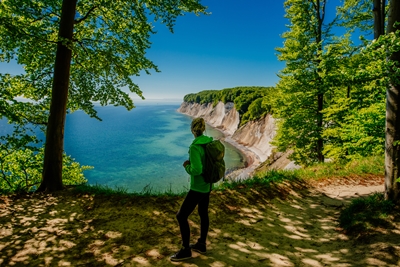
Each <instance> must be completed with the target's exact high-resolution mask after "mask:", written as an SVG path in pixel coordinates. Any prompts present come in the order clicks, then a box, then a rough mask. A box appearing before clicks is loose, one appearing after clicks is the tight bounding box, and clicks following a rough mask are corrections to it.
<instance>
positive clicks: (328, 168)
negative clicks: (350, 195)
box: [293, 156, 385, 180]
mask: <svg viewBox="0 0 400 267" xmlns="http://www.w3.org/2000/svg"><path fill="white" fill-rule="evenodd" d="M384 161H385V159H384V157H383V156H373V157H366V158H362V159H356V160H352V161H350V162H340V161H337V162H327V163H318V164H315V165H312V166H309V167H306V168H302V169H298V170H293V172H294V174H295V175H297V176H298V177H300V178H302V179H316V180H318V179H320V178H330V177H344V176H350V175H365V174H374V175H383V174H384V172H385V170H384V166H385V164H384Z"/></svg>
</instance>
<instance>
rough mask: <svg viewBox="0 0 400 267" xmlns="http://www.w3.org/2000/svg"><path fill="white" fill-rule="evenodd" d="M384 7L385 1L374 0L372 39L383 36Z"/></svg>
mask: <svg viewBox="0 0 400 267" xmlns="http://www.w3.org/2000/svg"><path fill="white" fill-rule="evenodd" d="M385 6H386V0H374V8H373V12H374V39H378V38H379V36H381V35H383V34H385Z"/></svg>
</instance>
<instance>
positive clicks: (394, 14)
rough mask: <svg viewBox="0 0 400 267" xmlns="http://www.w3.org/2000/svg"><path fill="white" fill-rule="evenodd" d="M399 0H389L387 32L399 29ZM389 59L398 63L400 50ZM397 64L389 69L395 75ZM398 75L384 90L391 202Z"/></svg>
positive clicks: (399, 124)
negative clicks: (396, 23)
mask: <svg viewBox="0 0 400 267" xmlns="http://www.w3.org/2000/svg"><path fill="white" fill-rule="evenodd" d="M395 22H400V1H398V0H394V1H391V2H390V10H389V19H388V28H387V32H388V33H391V32H395V31H396V30H399V29H400V27H399V25H395ZM389 60H392V61H395V62H397V63H400V52H396V53H393V54H392V55H390V56H389ZM397 69H398V65H397V66H394V67H393V68H392V70H391V75H393V76H394V75H395V72H396V70H397ZM398 79H399V77H394V78H393V77H392V78H391V84H390V85H389V86H388V88H387V90H386V141H385V198H386V199H389V200H392V201H393V202H397V203H398V202H400V183H399V182H396V180H397V179H398V178H399V177H400V173H399V170H400V108H399V103H400V83H399V82H398Z"/></svg>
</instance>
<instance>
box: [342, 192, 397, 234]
mask: <svg viewBox="0 0 400 267" xmlns="http://www.w3.org/2000/svg"><path fill="white" fill-rule="evenodd" d="M394 207H395V205H394V204H393V202H391V201H389V200H385V199H384V196H383V194H382V193H375V194H373V195H370V196H368V197H366V198H357V199H354V200H353V201H352V202H351V203H350V205H349V206H348V207H346V208H345V209H344V210H343V211H342V212H341V214H340V217H339V223H340V226H341V227H342V228H343V229H344V230H345V231H346V232H347V233H349V234H355V233H361V232H365V231H367V230H368V229H370V228H373V227H379V226H383V227H384V226H385V225H386V220H385V219H386V218H387V217H388V215H389V214H390V213H391V212H392V211H393V209H394Z"/></svg>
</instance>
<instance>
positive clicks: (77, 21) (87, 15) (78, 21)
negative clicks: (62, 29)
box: [74, 6, 97, 24]
mask: <svg viewBox="0 0 400 267" xmlns="http://www.w3.org/2000/svg"><path fill="white" fill-rule="evenodd" d="M96 8H97V6H93V7H92V8H91V9H89V11H88V12H87V13H86V15H85V16H83V17H82V18H80V19H78V20H75V21H74V24H78V23H81V22H82V21H84V20H85V19H87V18H88V17H89V15H90V13H92V11H93V10H95V9H96Z"/></svg>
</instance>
